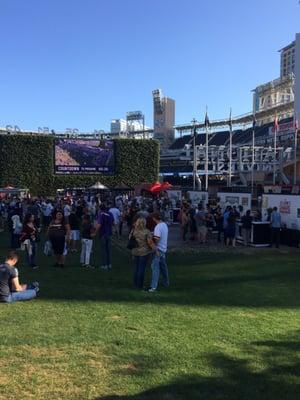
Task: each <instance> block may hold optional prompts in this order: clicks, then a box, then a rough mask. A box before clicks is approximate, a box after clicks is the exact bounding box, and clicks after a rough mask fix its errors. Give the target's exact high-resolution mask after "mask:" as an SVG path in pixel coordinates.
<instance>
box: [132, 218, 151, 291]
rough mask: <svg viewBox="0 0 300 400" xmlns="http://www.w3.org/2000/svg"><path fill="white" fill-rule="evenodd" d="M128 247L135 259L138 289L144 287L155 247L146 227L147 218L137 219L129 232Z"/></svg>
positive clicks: (135, 281) (136, 285)
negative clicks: (148, 265) (149, 261)
mask: <svg viewBox="0 0 300 400" xmlns="http://www.w3.org/2000/svg"><path fill="white" fill-rule="evenodd" d="M127 247H128V248H129V249H130V250H131V254H132V256H133V260H134V278H133V283H134V286H135V287H136V288H137V289H143V286H144V279H145V270H146V266H147V262H148V260H149V257H150V254H151V253H152V252H153V249H154V247H155V246H154V243H153V240H152V234H151V232H150V231H149V230H148V229H147V228H146V220H145V218H138V219H137V220H136V222H135V224H134V226H133V229H132V231H131V232H130V234H129V242H128V246H127Z"/></svg>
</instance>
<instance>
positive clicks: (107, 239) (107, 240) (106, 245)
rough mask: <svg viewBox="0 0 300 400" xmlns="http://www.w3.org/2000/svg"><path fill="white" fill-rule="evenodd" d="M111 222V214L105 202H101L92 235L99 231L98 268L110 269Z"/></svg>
mask: <svg viewBox="0 0 300 400" xmlns="http://www.w3.org/2000/svg"><path fill="white" fill-rule="evenodd" d="M113 223H114V217H113V215H112V214H111V213H110V212H109V211H108V210H107V207H106V205H105V204H101V206H100V212H99V215H98V218H97V223H96V229H95V232H94V233H93V235H92V237H95V236H96V235H97V233H98V232H99V236H100V243H101V256H102V265H101V267H100V268H101V269H104V270H108V269H111V237H112V227H113Z"/></svg>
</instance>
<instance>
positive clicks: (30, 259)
mask: <svg viewBox="0 0 300 400" xmlns="http://www.w3.org/2000/svg"><path fill="white" fill-rule="evenodd" d="M30 243H31V249H32V250H31V251H32V253H31V254H29V252H28V248H27V246H26V253H27V261H28V265H29V267H31V268H33V267H35V266H36V249H37V244H36V242H33V241H31V242H30Z"/></svg>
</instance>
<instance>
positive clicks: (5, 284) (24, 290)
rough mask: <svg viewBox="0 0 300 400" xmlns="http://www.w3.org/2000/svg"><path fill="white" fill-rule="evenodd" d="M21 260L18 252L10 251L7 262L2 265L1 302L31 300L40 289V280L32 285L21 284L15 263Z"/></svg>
mask: <svg viewBox="0 0 300 400" xmlns="http://www.w3.org/2000/svg"><path fill="white" fill-rule="evenodd" d="M18 260H19V256H18V254H17V253H16V252H14V251H10V252H9V253H8V255H7V257H6V259H5V263H4V264H2V265H0V302H4V303H12V302H14V301H23V300H31V299H33V298H35V297H36V295H37V293H38V291H39V284H38V282H34V283H32V284H31V285H27V284H25V285H21V284H20V282H19V272H18V270H17V268H16V267H15V265H16V264H17V262H18Z"/></svg>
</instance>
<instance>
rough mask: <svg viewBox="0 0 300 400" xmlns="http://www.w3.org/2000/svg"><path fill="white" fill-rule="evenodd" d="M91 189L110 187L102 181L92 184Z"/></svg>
mask: <svg viewBox="0 0 300 400" xmlns="http://www.w3.org/2000/svg"><path fill="white" fill-rule="evenodd" d="M89 189H97V190H108V187H107V186H105V185H103V184H102V183H101V182H96V183H95V184H94V185H93V186H90V187H89Z"/></svg>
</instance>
